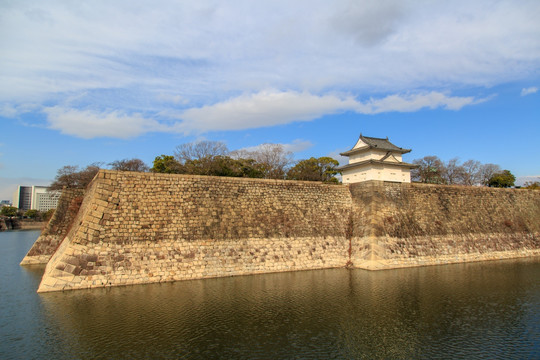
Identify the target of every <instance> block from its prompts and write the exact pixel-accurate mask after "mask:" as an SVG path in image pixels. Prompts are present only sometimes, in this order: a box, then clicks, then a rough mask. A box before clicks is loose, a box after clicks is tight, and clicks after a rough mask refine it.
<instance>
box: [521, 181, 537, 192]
mask: <svg viewBox="0 0 540 360" xmlns="http://www.w3.org/2000/svg"><path fill="white" fill-rule="evenodd" d="M522 188H523V189H529V190H540V181H535V182H532V181H527V182H526V183H525V184H523V186H522Z"/></svg>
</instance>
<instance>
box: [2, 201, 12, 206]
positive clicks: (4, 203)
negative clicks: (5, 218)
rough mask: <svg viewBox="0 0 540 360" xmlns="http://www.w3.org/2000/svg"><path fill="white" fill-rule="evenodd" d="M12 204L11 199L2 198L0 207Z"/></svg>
mask: <svg viewBox="0 0 540 360" xmlns="http://www.w3.org/2000/svg"><path fill="white" fill-rule="evenodd" d="M3 206H11V201H9V200H0V207H3Z"/></svg>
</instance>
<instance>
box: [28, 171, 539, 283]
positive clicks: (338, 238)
mask: <svg viewBox="0 0 540 360" xmlns="http://www.w3.org/2000/svg"><path fill="white" fill-rule="evenodd" d="M539 218H540V192H532V191H528V190H503V189H486V188H472V187H454V186H431V185H419V184H396V183H383V182H377V181H370V182H366V183H361V184H354V185H350V186H335V185H324V184H320V183H313V182H296V181H277V180H258V179H239V178H223V177H201V176H189V175H167V174H148V173H146V174H143V173H130V172H114V171H106V170H102V171H100V172H99V174H98V175H97V176H96V178H95V179H94V181H93V182H92V184H91V186H90V187H89V188H88V189H87V191H86V196H85V198H84V201H83V203H82V205H81V206H80V210H79V212H78V214H77V215H76V217H75V218H74V217H73V214H71V219H72V220H71V221H66V224H68V223H73V224H74V226H73V227H72V228H71V229H70V230H69V231H68V232H67V233H66V236H65V238H64V240H63V242H62V243H61V245H60V246H59V247H58V250H57V251H56V253H55V254H54V255H53V257H52V258H51V259H50V261H49V263H48V264H47V268H46V270H45V274H44V277H43V280H42V282H41V285H40V288H39V291H55V290H63V289H80V288H90V287H102V286H117V285H126V284H142V283H149V282H162V281H175V280H184V279H199V278H208V277H219V276H230V275H243V274H256V273H266V272H279V271H293V270H307V269H320V268H330V267H343V266H354V267H360V268H367V269H378V268H392V267H403V266H418V265H430V264H439V263H450V262H463V261H475V260H486V259H496V258H509V257H520V256H531V255H535V254H540V241H539V239H540V237H539V234H540V224H539V222H538V219H539Z"/></svg>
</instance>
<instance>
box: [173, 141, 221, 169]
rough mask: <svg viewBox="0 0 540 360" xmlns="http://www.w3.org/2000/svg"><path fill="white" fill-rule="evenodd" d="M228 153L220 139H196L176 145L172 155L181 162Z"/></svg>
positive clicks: (208, 158)
mask: <svg viewBox="0 0 540 360" xmlns="http://www.w3.org/2000/svg"><path fill="white" fill-rule="evenodd" d="M228 153H229V150H228V149H227V145H225V143H223V142H221V141H206V140H205V141H197V142H191V143H185V144H181V145H178V146H177V147H176V149H175V151H174V156H175V158H176V160H178V161H179V162H180V163H181V164H185V163H186V161H193V160H205V159H206V160H211V159H213V158H214V157H216V156H225V155H227V154H228Z"/></svg>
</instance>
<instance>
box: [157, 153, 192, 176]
mask: <svg viewBox="0 0 540 360" xmlns="http://www.w3.org/2000/svg"><path fill="white" fill-rule="evenodd" d="M150 171H152V172H155V173H164V174H184V173H185V172H186V171H185V168H184V166H183V165H182V164H180V163H179V162H178V161H177V160H176V159H175V158H174V156H171V155H160V156H156V158H155V159H154V166H153V167H152V168H151V169H150Z"/></svg>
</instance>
